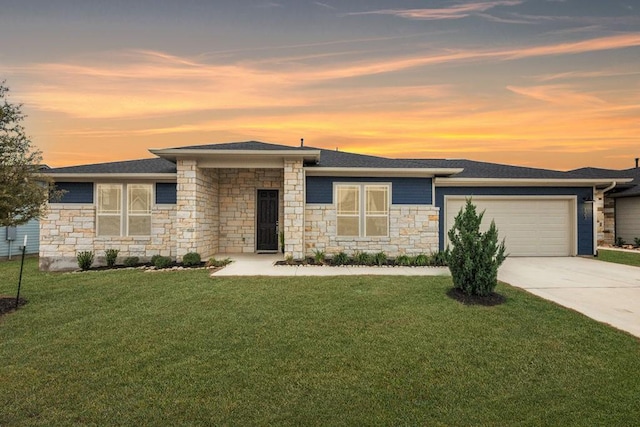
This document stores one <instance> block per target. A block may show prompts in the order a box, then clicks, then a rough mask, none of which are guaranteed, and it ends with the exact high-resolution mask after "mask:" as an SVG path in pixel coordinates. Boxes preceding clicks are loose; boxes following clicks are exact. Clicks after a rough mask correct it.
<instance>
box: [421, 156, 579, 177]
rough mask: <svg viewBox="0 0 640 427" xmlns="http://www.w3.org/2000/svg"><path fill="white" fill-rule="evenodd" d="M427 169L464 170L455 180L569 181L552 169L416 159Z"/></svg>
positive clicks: (564, 174) (463, 160) (456, 160)
mask: <svg viewBox="0 0 640 427" xmlns="http://www.w3.org/2000/svg"><path fill="white" fill-rule="evenodd" d="M414 161H415V162H418V163H419V164H421V165H422V167H427V168H438V167H447V168H463V169H464V170H463V171H462V172H461V173H459V174H457V175H455V176H454V178H503V179H567V178H571V177H569V176H567V174H566V173H565V172H560V171H556V170H550V169H538V168H529V167H524V166H511V165H503V164H499V163H488V162H478V161H475V160H466V159H415V160H414Z"/></svg>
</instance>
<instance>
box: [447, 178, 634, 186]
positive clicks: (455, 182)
mask: <svg viewBox="0 0 640 427" xmlns="http://www.w3.org/2000/svg"><path fill="white" fill-rule="evenodd" d="M614 181H617V182H618V183H626V182H631V181H633V179H632V178H597V179H591V178H589V179H587V178H568V179H562V178H436V179H435V185H436V186H441V187H596V188H606V187H607V186H609V185H611V183H612V182H614Z"/></svg>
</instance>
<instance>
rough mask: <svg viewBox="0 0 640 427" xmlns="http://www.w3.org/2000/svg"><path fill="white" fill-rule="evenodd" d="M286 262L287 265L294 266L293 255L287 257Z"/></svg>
mask: <svg viewBox="0 0 640 427" xmlns="http://www.w3.org/2000/svg"><path fill="white" fill-rule="evenodd" d="M284 262H286V263H287V265H293V255H287V256H286V257H285V259H284Z"/></svg>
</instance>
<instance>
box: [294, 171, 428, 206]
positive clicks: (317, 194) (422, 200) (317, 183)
mask: <svg viewBox="0 0 640 427" xmlns="http://www.w3.org/2000/svg"><path fill="white" fill-rule="evenodd" d="M335 182H390V183H391V203H392V204H394V205H430V204H431V203H433V197H432V194H431V178H397V177H396V178H391V177H387V178H385V177H381V178H368V177H343V176H340V177H334V176H308V177H307V181H306V183H307V189H306V191H307V195H306V202H307V203H333V184H334V183H335Z"/></svg>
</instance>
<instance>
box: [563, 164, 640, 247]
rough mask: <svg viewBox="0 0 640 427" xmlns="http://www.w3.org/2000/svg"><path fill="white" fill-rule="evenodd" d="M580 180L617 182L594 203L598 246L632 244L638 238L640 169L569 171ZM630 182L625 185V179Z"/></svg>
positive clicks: (639, 225)
mask: <svg viewBox="0 0 640 427" xmlns="http://www.w3.org/2000/svg"><path fill="white" fill-rule="evenodd" d="M570 173H571V174H572V175H574V176H579V177H583V178H599V177H604V176H607V177H610V178H617V181H616V182H615V184H612V185H611V186H610V187H611V188H607V189H606V193H604V194H600V195H599V199H598V231H599V233H598V244H603V243H604V244H614V243H616V242H617V241H618V239H622V241H624V242H626V243H634V240H635V239H636V238H640V167H638V160H636V167H635V168H631V169H624V170H615V169H599V168H582V169H576V170H573V171H570ZM625 178H632V179H633V180H632V181H630V182H629V180H628V179H625Z"/></svg>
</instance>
